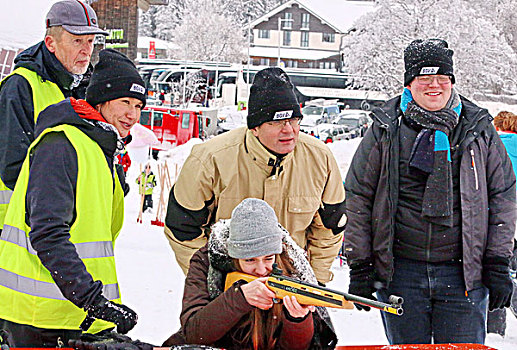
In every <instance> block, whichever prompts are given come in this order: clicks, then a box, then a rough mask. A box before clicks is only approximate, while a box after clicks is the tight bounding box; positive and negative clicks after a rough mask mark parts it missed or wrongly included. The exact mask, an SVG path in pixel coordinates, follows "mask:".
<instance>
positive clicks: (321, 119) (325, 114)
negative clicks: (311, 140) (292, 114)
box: [302, 105, 339, 125]
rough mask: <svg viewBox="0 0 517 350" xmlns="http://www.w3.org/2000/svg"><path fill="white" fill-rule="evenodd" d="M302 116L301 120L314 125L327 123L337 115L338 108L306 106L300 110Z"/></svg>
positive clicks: (331, 106) (332, 106) (333, 106)
mask: <svg viewBox="0 0 517 350" xmlns="http://www.w3.org/2000/svg"><path fill="white" fill-rule="evenodd" d="M302 114H303V119H305V120H307V121H309V120H310V121H311V122H312V121H314V123H315V124H321V123H329V122H330V121H331V120H333V119H334V118H336V117H337V116H338V115H339V107H338V105H328V106H318V105H307V106H305V107H303V108H302ZM302 125H303V120H302Z"/></svg>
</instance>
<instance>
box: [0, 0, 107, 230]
mask: <svg viewBox="0 0 517 350" xmlns="http://www.w3.org/2000/svg"><path fill="white" fill-rule="evenodd" d="M45 26H46V28H47V32H46V34H45V38H44V39H43V41H41V42H39V43H38V44H36V45H34V46H32V47H30V48H28V49H26V50H25V51H23V52H22V53H20V55H18V57H16V59H15V63H16V66H15V69H14V71H13V72H12V74H11V75H9V76H8V77H6V78H5V79H4V80H3V81H2V82H1V83H0V233H1V232H2V229H3V222H4V218H5V213H6V212H7V206H8V204H9V200H10V197H11V194H12V190H13V189H14V185H15V184H16V180H17V179H18V174H19V173H20V168H21V166H22V163H23V160H24V158H25V155H26V153H27V149H28V147H29V145H30V144H31V143H32V141H34V125H35V124H36V120H37V118H38V114H39V113H40V112H41V111H42V110H43V109H45V108H46V107H47V106H49V105H51V104H54V103H57V102H59V101H61V100H64V99H65V98H67V97H74V98H84V95H85V91H86V86H87V85H88V81H89V76H90V73H91V65H90V58H91V55H92V52H93V42H94V38H95V35H96V34H101V35H107V34H108V33H107V32H105V31H103V30H101V29H99V25H98V23H97V15H96V14H95V11H94V10H93V9H92V8H91V7H90V6H89V5H87V4H85V3H83V2H81V1H78V0H63V1H59V2H56V3H55V4H53V5H52V7H51V8H50V10H49V12H48V13H47V16H46V19H45Z"/></svg>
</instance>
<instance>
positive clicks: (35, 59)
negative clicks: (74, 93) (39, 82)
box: [15, 41, 91, 90]
mask: <svg viewBox="0 0 517 350" xmlns="http://www.w3.org/2000/svg"><path fill="white" fill-rule="evenodd" d="M15 63H16V67H15V68H18V67H24V68H27V69H29V70H32V71H34V72H36V73H38V75H39V76H40V77H41V78H43V79H44V80H50V81H52V82H54V83H56V84H57V85H58V86H59V87H60V88H61V89H64V90H72V83H73V82H74V76H73V75H72V74H71V73H70V72H68V71H67V70H66V68H65V67H64V66H63V64H62V63H61V62H60V61H59V60H58V59H57V57H56V55H54V54H53V53H52V52H50V51H49V50H48V49H47V46H46V45H45V43H44V42H43V41H41V42H39V43H38V44H36V45H33V46H31V47H29V48H28V49H26V50H25V51H23V52H21V53H20V54H19V55H18V56H17V57H16V59H15ZM90 69H91V65H90V67H89V68H88V70H90Z"/></svg>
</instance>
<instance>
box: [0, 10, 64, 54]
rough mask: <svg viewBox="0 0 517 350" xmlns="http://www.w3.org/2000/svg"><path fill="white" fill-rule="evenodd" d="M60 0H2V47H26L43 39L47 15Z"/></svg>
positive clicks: (0, 43) (0, 20)
mask: <svg viewBox="0 0 517 350" xmlns="http://www.w3.org/2000/svg"><path fill="white" fill-rule="evenodd" d="M57 1H58V0H0V47H9V46H10V47H13V48H20V47H21V48H25V47H28V46H30V45H32V44H35V43H37V42H38V41H40V40H42V39H43V36H44V34H45V15H46V14H47V12H48V10H49V9H50V6H52V4H53V3H55V2H57Z"/></svg>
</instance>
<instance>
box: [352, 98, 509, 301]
mask: <svg viewBox="0 0 517 350" xmlns="http://www.w3.org/2000/svg"><path fill="white" fill-rule="evenodd" d="M461 103H462V105H463V108H462V111H461V115H460V120H459V124H458V125H457V126H456V128H457V130H455V135H457V136H456V137H455V139H454V140H453V142H451V150H452V152H459V154H457V156H458V159H459V161H460V165H459V166H460V175H459V176H460V181H459V182H460V196H461V211H462V212H461V231H462V249H463V259H462V262H463V271H464V278H465V284H466V289H467V291H469V290H472V289H475V288H478V287H480V286H481V285H482V284H481V276H482V261H483V258H485V257H504V258H509V257H511V255H512V247H513V237H514V232H515V220H516V205H515V196H516V193H515V191H516V188H515V175H514V173H513V169H512V164H511V162H510V159H509V158H508V155H507V153H506V150H505V148H504V145H503V143H502V142H501V140H500V138H499V136H498V135H497V132H496V130H495V128H494V127H493V125H492V123H491V122H492V119H493V118H492V117H491V116H490V115H489V114H488V111H487V110H485V109H481V108H479V107H478V106H476V105H475V104H473V103H472V102H470V101H468V100H467V99H465V98H463V97H461ZM399 106H400V96H398V97H395V98H393V99H391V100H389V101H388V102H386V104H385V105H384V106H383V107H381V108H377V109H375V110H374V111H373V115H372V117H373V120H374V123H373V125H372V127H371V128H370V129H369V130H368V131H367V133H366V135H365V137H364V139H363V140H362V141H361V144H360V145H359V147H358V149H357V151H356V153H355V155H354V157H353V160H352V163H351V166H350V168H349V171H348V174H347V177H346V180H345V190H346V211H347V217H348V222H347V227H346V229H345V248H346V252H347V253H346V254H347V259H348V263H349V264H353V263H355V262H361V261H365V260H369V259H372V260H373V262H374V267H375V272H376V275H377V277H378V278H379V280H380V282H383V283H384V285H385V286H386V285H389V282H390V281H391V278H392V276H393V240H394V227H395V215H396V212H397V201H398V186H399V183H398V181H399V174H398V172H399V125H400V119H401V116H402V112H401V110H400V107H399ZM458 128H459V129H458Z"/></svg>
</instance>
